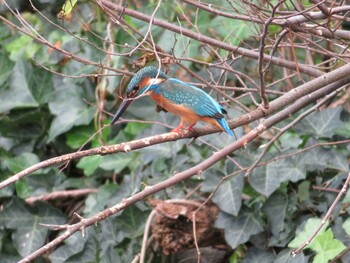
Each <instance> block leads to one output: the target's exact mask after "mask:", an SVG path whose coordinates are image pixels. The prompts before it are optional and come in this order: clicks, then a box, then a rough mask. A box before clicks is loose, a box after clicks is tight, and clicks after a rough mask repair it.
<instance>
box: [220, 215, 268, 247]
mask: <svg viewBox="0 0 350 263" xmlns="http://www.w3.org/2000/svg"><path fill="white" fill-rule="evenodd" d="M215 226H216V227H218V228H223V229H224V230H225V239H226V241H227V243H228V244H229V245H230V246H231V247H232V248H233V249H234V248H236V247H237V246H238V245H240V244H243V243H245V242H246V241H248V240H249V238H250V237H251V236H252V235H255V234H258V233H260V232H261V231H263V223H262V221H261V218H260V217H257V215H256V214H255V213H253V212H252V211H250V210H249V209H247V208H243V209H241V212H240V213H239V215H238V216H231V215H229V214H226V213H223V212H221V213H220V214H219V216H218V219H217V220H216V222H215Z"/></svg>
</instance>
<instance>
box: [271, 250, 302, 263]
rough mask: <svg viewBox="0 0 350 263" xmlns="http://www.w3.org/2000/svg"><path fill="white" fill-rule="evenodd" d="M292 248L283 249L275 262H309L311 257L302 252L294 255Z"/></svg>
mask: <svg viewBox="0 0 350 263" xmlns="http://www.w3.org/2000/svg"><path fill="white" fill-rule="evenodd" d="M291 252H292V251H291V250H290V249H284V250H282V251H281V252H280V253H279V254H278V255H277V257H276V258H275V260H274V261H273V263H308V262H309V257H306V256H305V255H304V254H303V253H302V252H301V253H299V254H297V255H295V256H292V254H291Z"/></svg>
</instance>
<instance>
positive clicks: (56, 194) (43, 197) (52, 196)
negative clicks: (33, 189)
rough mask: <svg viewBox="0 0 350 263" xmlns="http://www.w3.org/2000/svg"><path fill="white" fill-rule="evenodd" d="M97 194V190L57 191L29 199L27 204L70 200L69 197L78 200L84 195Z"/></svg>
mask: <svg viewBox="0 0 350 263" xmlns="http://www.w3.org/2000/svg"><path fill="white" fill-rule="evenodd" d="M96 192H97V189H76V190H66V191H56V192H52V193H48V194H45V195H39V196H33V197H28V198H26V202H27V203H28V204H32V203H34V202H36V201H50V200H54V199H59V198H68V197H73V198H76V197H79V196H82V195H88V194H91V193H96Z"/></svg>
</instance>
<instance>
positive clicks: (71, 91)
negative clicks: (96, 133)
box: [49, 86, 95, 141]
mask: <svg viewBox="0 0 350 263" xmlns="http://www.w3.org/2000/svg"><path fill="white" fill-rule="evenodd" d="M83 98H84V93H83V90H82V88H80V87H78V86H70V87H57V88H56V94H55V96H54V98H53V99H52V100H51V101H50V102H49V108H50V111H51V112H52V114H53V115H55V116H56V117H55V119H54V120H53V122H52V124H51V127H50V130H49V141H52V140H53V139H54V138H56V137H57V136H58V135H60V134H62V133H64V132H66V131H68V130H70V129H71V128H72V127H73V126H79V125H86V124H89V123H90V121H91V120H92V119H93V116H94V113H95V109H94V108H92V107H89V106H88V105H87V104H86V103H84V101H83Z"/></svg>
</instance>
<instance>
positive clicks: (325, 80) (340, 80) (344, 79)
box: [0, 64, 350, 190]
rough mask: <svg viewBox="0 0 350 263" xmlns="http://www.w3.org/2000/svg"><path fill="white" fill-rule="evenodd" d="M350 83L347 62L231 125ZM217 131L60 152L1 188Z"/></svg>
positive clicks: (208, 128)
mask: <svg viewBox="0 0 350 263" xmlns="http://www.w3.org/2000/svg"><path fill="white" fill-rule="evenodd" d="M349 82H350V64H347V65H344V66H342V67H340V68H338V69H336V70H334V71H332V72H330V73H326V74H324V75H323V76H322V77H319V78H316V79H314V80H312V81H309V82H308V83H305V84H303V85H301V86H299V87H298V88H295V89H293V90H292V91H290V92H288V93H286V94H285V95H283V96H281V97H279V98H278V99H275V100H274V101H272V102H271V103H270V107H269V109H268V110H265V111H262V109H261V108H258V109H256V110H254V111H252V112H250V113H248V114H245V115H243V116H241V117H239V118H237V119H235V120H234V121H229V125H230V128H231V129H233V128H235V127H238V126H241V125H243V124H248V123H250V122H252V121H255V120H257V119H259V118H261V117H263V116H265V115H266V114H271V113H273V112H276V111H278V110H280V109H282V108H283V107H285V106H286V105H288V104H291V103H292V102H293V101H295V100H297V99H299V98H302V97H304V96H305V97H304V98H309V99H310V100H312V101H315V100H316V98H315V97H313V95H311V93H312V92H314V93H317V92H325V93H322V96H321V97H323V96H325V95H326V94H328V93H329V92H332V91H334V90H336V89H338V88H340V87H342V86H343V85H346V84H348V83H349ZM327 84H328V85H327ZM328 91H329V92H328ZM306 95H307V96H306ZM106 127H107V126H106ZM219 131H221V130H219V129H218V128H215V127H209V126H208V127H204V128H200V129H196V131H194V132H188V133H186V134H178V133H174V132H171V133H166V134H163V135H156V136H151V137H148V138H144V139H139V140H134V141H131V142H128V143H121V144H117V145H111V146H101V147H98V148H94V149H90V150H85V151H81V152H77V153H71V154H66V155H62V156H59V157H55V158H51V159H48V160H46V161H43V162H40V163H38V164H36V165H33V166H31V167H29V168H27V169H24V170H23V171H21V172H20V173H17V174H15V175H13V176H11V177H9V178H7V179H6V180H4V181H2V182H1V183H0V190H1V189H3V188H4V187H6V186H8V185H10V184H12V183H14V182H16V181H18V180H19V179H20V178H22V177H24V176H26V175H28V174H30V173H32V172H34V171H36V170H39V169H41V168H44V167H47V166H52V165H56V164H60V163H64V162H66V161H70V160H73V159H77V158H81V157H84V156H90V155H106V154H112V153H117V152H130V151H132V150H136V149H140V148H144V147H149V146H150V145H154V144H159V143H163V142H169V141H176V140H179V139H183V138H192V137H194V136H202V135H206V134H211V133H215V132H219Z"/></svg>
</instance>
